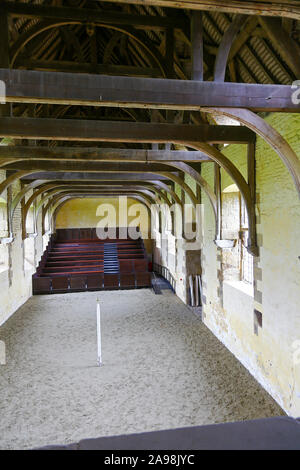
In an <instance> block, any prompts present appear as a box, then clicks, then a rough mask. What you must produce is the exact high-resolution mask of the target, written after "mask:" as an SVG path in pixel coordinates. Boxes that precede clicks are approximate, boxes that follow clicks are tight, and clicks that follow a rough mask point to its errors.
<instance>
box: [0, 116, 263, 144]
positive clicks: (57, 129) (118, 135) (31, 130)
mask: <svg viewBox="0 0 300 470" xmlns="http://www.w3.org/2000/svg"><path fill="white" fill-rule="evenodd" d="M0 136H1V137H11V138H16V139H35V140H69V141H72V140H73V141H94V142H139V143H141V142H144V143H151V142H154V143H166V142H170V143H176V142H177V143H182V142H189V141H192V142H206V143H210V144H212V143H214V144H216V143H218V144H221V143H233V142H235V143H247V142H250V141H253V140H254V138H255V134H254V133H253V132H252V131H251V130H249V129H247V128H246V127H244V126H210V125H208V124H202V125H198V126H194V125H188V124H160V123H143V122H128V123H126V125H124V122H118V121H93V120H81V119H47V118H6V117H4V118H0Z"/></svg>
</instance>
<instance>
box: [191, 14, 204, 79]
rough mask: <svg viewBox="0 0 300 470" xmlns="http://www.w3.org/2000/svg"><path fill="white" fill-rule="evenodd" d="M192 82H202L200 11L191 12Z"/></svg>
mask: <svg viewBox="0 0 300 470" xmlns="http://www.w3.org/2000/svg"><path fill="white" fill-rule="evenodd" d="M191 36H192V39H191V47H192V80H200V81H201V80H203V74H204V70H203V27H202V13H201V11H193V12H192V21H191Z"/></svg>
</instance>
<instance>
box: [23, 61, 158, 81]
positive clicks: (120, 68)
mask: <svg viewBox="0 0 300 470" xmlns="http://www.w3.org/2000/svg"><path fill="white" fill-rule="evenodd" d="M15 68H26V69H29V70H47V71H49V72H66V73H97V74H105V75H119V76H122V75H125V76H131V77H152V78H156V77H161V76H162V72H161V70H160V69H159V68H151V67H136V66H133V65H113V64H92V63H82V62H71V61H66V60H37V59H28V58H27V57H23V56H19V57H18V58H17V60H16V63H15Z"/></svg>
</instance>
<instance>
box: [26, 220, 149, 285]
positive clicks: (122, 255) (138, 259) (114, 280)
mask: <svg viewBox="0 0 300 470" xmlns="http://www.w3.org/2000/svg"><path fill="white" fill-rule="evenodd" d="M118 235H119V232H117V234H116V238H114V239H111V238H110V239H106V240H101V239H99V238H98V237H97V234H96V229H59V230H57V232H56V234H54V235H52V236H51V239H50V241H49V244H48V246H47V248H46V250H45V252H44V254H43V256H42V259H41V261H40V264H39V266H38V269H37V272H36V273H35V274H34V275H33V278H32V282H33V294H50V293H62V292H64V293H65V292H80V291H93V290H101V289H134V288H138V287H150V286H151V273H150V272H149V271H148V260H147V253H146V251H145V247H144V242H143V240H142V238H139V239H138V240H132V239H129V238H127V239H120V238H118Z"/></svg>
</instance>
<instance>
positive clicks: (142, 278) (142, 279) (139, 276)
mask: <svg viewBox="0 0 300 470" xmlns="http://www.w3.org/2000/svg"><path fill="white" fill-rule="evenodd" d="M135 278H136V286H137V287H150V286H151V278H152V275H151V273H149V272H147V273H145V272H144V273H142V272H136V273H135Z"/></svg>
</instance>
